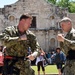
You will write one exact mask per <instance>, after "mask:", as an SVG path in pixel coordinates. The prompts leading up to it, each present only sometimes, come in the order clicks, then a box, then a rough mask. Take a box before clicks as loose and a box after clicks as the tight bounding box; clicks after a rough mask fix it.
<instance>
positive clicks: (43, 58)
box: [0, 14, 75, 75]
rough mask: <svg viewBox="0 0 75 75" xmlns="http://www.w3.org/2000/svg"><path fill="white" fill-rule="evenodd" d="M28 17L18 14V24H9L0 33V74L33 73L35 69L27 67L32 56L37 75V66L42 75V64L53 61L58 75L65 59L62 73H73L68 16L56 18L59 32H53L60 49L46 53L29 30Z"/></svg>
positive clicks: (74, 40) (74, 47)
mask: <svg viewBox="0 0 75 75" xmlns="http://www.w3.org/2000/svg"><path fill="white" fill-rule="evenodd" d="M32 20H33V18H32V16H31V15H30V14H22V15H21V16H20V19H19V23H18V26H13V25H12V26H9V27H7V28H5V29H4V30H3V32H2V33H1V34H0V40H1V42H2V46H0V73H2V75H35V71H34V70H33V69H32V68H31V67H30V66H31V61H33V60H35V59H36V65H37V69H38V75H40V66H41V67H42V71H43V74H44V75H45V65H46V64H48V65H49V64H56V66H57V69H58V73H59V75H62V73H61V70H62V65H63V63H65V62H66V64H65V67H64V69H63V75H75V70H74V68H75V29H74V28H73V27H72V21H71V19H70V18H68V17H65V18H63V19H62V20H61V21H60V26H61V28H62V33H60V34H58V35H57V40H58V41H59V42H60V48H56V49H55V51H53V52H48V53H47V52H44V51H43V50H42V48H41V46H40V45H39V43H38V41H37V38H36V36H35V35H34V33H32V32H31V31H30V30H29V27H30V26H31V23H32ZM4 47H5V48H4ZM4 49H5V50H4ZM63 52H64V53H65V54H64V53H63ZM2 63H3V64H2Z"/></svg>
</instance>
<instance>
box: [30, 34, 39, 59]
mask: <svg viewBox="0 0 75 75" xmlns="http://www.w3.org/2000/svg"><path fill="white" fill-rule="evenodd" d="M29 42H30V47H31V50H32V52H33V53H32V55H33V56H34V57H35V58H36V57H37V56H39V55H40V46H39V43H38V42H37V38H36V37H35V36H34V35H31V38H30V41H29Z"/></svg>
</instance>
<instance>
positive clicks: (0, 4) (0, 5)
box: [0, 0, 18, 8]
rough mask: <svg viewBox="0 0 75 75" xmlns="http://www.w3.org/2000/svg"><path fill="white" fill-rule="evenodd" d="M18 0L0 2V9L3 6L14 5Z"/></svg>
mask: <svg viewBox="0 0 75 75" xmlns="http://www.w3.org/2000/svg"><path fill="white" fill-rule="evenodd" d="M16 1H18V0H0V8H3V7H4V5H10V4H13V3H15V2H16Z"/></svg>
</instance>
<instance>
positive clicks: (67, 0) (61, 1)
mask: <svg viewBox="0 0 75 75" xmlns="http://www.w3.org/2000/svg"><path fill="white" fill-rule="evenodd" d="M48 1H49V2H50V3H53V4H54V5H57V6H59V7H62V8H68V11H69V12H70V13H75V1H73V0H48Z"/></svg>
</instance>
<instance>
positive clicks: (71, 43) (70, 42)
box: [64, 38, 75, 50]
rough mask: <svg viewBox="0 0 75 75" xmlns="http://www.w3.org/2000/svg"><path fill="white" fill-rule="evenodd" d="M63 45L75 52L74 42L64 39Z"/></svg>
mask: <svg viewBox="0 0 75 75" xmlns="http://www.w3.org/2000/svg"><path fill="white" fill-rule="evenodd" d="M64 43H65V44H66V45H67V46H68V47H69V48H71V49H73V50H75V40H74V39H73V40H68V39H66V38H65V39H64Z"/></svg>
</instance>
